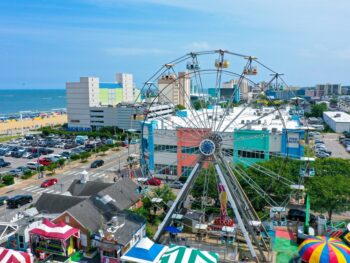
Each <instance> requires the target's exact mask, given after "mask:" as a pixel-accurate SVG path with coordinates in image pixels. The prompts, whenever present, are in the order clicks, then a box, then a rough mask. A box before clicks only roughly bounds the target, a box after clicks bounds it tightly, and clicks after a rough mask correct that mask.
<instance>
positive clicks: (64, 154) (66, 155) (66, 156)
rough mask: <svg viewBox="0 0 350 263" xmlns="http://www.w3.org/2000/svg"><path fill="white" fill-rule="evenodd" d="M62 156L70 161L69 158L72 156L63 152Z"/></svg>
mask: <svg viewBox="0 0 350 263" xmlns="http://www.w3.org/2000/svg"><path fill="white" fill-rule="evenodd" d="M61 156H62V157H65V158H66V159H68V158H70V156H71V154H70V153H69V152H61Z"/></svg>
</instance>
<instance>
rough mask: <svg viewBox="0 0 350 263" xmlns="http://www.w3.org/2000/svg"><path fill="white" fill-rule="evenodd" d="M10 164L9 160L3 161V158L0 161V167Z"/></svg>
mask: <svg viewBox="0 0 350 263" xmlns="http://www.w3.org/2000/svg"><path fill="white" fill-rule="evenodd" d="M10 165H11V163H10V162H5V161H4V160H3V161H1V162H0V168H2V167H8V166H10Z"/></svg>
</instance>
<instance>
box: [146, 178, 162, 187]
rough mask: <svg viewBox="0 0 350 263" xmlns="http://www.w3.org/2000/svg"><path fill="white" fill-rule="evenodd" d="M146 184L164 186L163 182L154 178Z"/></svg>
mask: <svg viewBox="0 0 350 263" xmlns="http://www.w3.org/2000/svg"><path fill="white" fill-rule="evenodd" d="M145 184H147V185H154V186H159V185H161V184H162V181H161V180H159V179H157V178H155V177H152V178H150V179H148V180H147V181H146V182H145Z"/></svg>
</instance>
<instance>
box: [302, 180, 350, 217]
mask: <svg viewBox="0 0 350 263" xmlns="http://www.w3.org/2000/svg"><path fill="white" fill-rule="evenodd" d="M349 185H350V177H349V176H344V175H340V174H338V175H326V176H319V177H317V178H313V180H310V181H309V182H308V184H307V192H308V193H309V195H310V201H311V209H312V210H314V211H317V212H321V213H324V212H327V213H328V219H329V220H332V215H333V213H334V212H344V211H348V210H349V208H350V187H349Z"/></svg>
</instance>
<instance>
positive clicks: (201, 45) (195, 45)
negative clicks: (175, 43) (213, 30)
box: [185, 41, 211, 51]
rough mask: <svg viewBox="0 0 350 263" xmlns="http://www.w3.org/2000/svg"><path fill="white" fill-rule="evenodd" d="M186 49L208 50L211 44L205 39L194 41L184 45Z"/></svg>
mask: <svg viewBox="0 0 350 263" xmlns="http://www.w3.org/2000/svg"><path fill="white" fill-rule="evenodd" d="M185 49H186V50H196V51H198V50H208V49H211V46H210V45H209V43H208V42H206V41H194V42H191V43H190V44H188V45H187V46H185Z"/></svg>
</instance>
